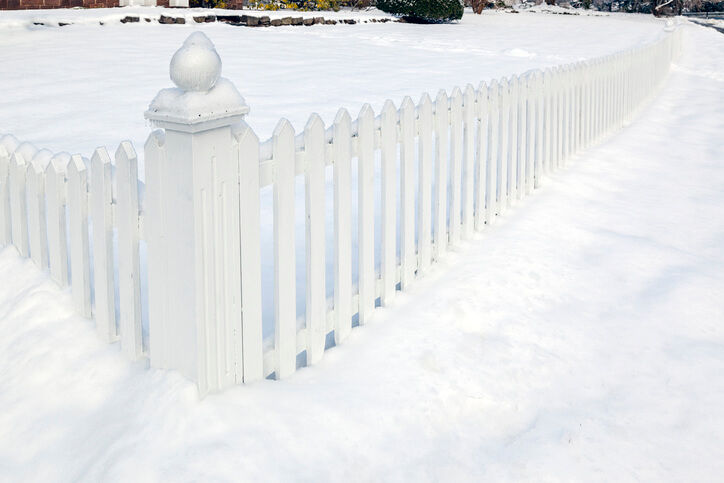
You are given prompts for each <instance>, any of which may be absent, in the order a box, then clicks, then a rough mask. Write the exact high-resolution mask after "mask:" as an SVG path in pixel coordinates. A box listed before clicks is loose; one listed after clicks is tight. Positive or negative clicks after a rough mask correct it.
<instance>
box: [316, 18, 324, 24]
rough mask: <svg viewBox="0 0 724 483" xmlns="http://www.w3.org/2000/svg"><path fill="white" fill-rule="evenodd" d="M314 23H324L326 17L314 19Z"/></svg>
mask: <svg viewBox="0 0 724 483" xmlns="http://www.w3.org/2000/svg"><path fill="white" fill-rule="evenodd" d="M314 23H315V24H318V23H324V17H314Z"/></svg>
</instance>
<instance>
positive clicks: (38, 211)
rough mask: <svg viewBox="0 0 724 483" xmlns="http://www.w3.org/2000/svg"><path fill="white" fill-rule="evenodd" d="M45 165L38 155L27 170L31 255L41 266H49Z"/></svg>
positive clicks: (26, 182) (26, 184) (26, 183)
mask: <svg viewBox="0 0 724 483" xmlns="http://www.w3.org/2000/svg"><path fill="white" fill-rule="evenodd" d="M44 168H45V167H44V166H43V165H42V163H41V161H40V160H39V159H38V157H37V156H36V157H35V158H34V159H33V161H32V162H31V163H30V166H28V169H27V171H26V172H25V186H26V189H27V195H28V236H29V241H30V256H31V257H32V259H33V262H35V264H36V265H37V266H38V267H39V268H41V269H44V268H47V267H48V233H47V231H48V229H47V226H48V225H47V221H46V216H45V169H44Z"/></svg>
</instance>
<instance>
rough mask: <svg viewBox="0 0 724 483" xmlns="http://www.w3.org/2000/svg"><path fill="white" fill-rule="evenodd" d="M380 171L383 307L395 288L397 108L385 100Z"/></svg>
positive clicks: (381, 298)
mask: <svg viewBox="0 0 724 483" xmlns="http://www.w3.org/2000/svg"><path fill="white" fill-rule="evenodd" d="M380 118H381V135H382V171H381V177H382V179H381V185H382V196H381V204H382V209H381V220H380V238H381V241H380V277H381V281H382V282H381V285H382V290H381V292H380V303H381V304H382V305H383V306H385V305H387V304H389V303H390V302H392V300H394V298H395V290H396V287H397V193H396V191H397V190H396V189H395V188H396V186H395V185H396V180H397V109H395V105H394V104H393V103H392V101H390V100H387V101H386V102H385V105H384V106H383V107H382V113H381V114H380Z"/></svg>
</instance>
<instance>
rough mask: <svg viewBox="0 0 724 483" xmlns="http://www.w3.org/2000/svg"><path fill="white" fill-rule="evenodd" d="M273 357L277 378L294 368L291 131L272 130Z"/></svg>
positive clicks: (282, 126)
mask: <svg viewBox="0 0 724 483" xmlns="http://www.w3.org/2000/svg"><path fill="white" fill-rule="evenodd" d="M273 144H274V158H273V159H274V175H275V176H274V315H275V327H274V356H275V358H276V361H275V370H276V378H277V379H282V378H284V377H287V376H289V375H291V374H293V373H294V371H296V369H297V317H296V310H297V297H296V256H295V234H294V128H292V126H291V124H289V121H287V120H286V119H282V120H280V121H279V123H278V124H277V127H276V128H275V129H274V135H273Z"/></svg>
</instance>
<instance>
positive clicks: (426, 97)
mask: <svg viewBox="0 0 724 483" xmlns="http://www.w3.org/2000/svg"><path fill="white" fill-rule="evenodd" d="M419 105H420V107H422V106H428V105H429V106H432V99H431V98H430V94H428V93H427V92H423V93H422V95H421V96H420V104H419Z"/></svg>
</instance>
